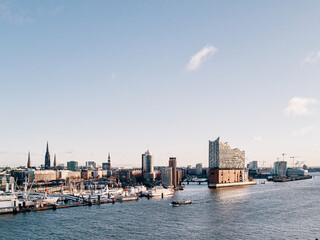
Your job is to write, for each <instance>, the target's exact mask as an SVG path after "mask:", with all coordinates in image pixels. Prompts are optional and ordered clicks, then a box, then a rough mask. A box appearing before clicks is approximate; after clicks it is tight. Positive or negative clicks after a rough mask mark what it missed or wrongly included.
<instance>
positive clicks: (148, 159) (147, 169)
mask: <svg viewBox="0 0 320 240" xmlns="http://www.w3.org/2000/svg"><path fill="white" fill-rule="evenodd" d="M142 179H143V181H146V182H152V181H154V167H153V158H152V155H151V154H150V152H149V150H148V151H146V152H145V153H144V154H142Z"/></svg>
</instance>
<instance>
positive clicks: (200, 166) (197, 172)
mask: <svg viewBox="0 0 320 240" xmlns="http://www.w3.org/2000/svg"><path fill="white" fill-rule="evenodd" d="M196 175H198V176H201V175H202V163H198V164H197V165H196Z"/></svg>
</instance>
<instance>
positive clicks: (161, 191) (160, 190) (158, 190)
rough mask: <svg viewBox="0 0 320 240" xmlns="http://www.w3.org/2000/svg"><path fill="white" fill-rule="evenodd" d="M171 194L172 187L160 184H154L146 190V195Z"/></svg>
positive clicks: (163, 195) (161, 195)
mask: <svg viewBox="0 0 320 240" xmlns="http://www.w3.org/2000/svg"><path fill="white" fill-rule="evenodd" d="M173 194H174V190H173V188H164V187H162V186H156V187H154V188H152V189H151V190H149V191H148V194H147V197H165V196H172V195H173Z"/></svg>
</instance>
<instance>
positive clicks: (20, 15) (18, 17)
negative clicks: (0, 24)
mask: <svg viewBox="0 0 320 240" xmlns="http://www.w3.org/2000/svg"><path fill="white" fill-rule="evenodd" d="M0 18H1V19H2V20H5V21H7V22H10V23H14V24H23V23H31V22H33V21H34V20H33V19H31V18H29V17H26V16H25V11H24V10H22V9H17V11H15V13H13V12H12V8H11V7H9V6H8V5H6V4H3V3H2V4H0Z"/></svg>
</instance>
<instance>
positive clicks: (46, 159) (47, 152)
mask: <svg viewBox="0 0 320 240" xmlns="http://www.w3.org/2000/svg"><path fill="white" fill-rule="evenodd" d="M44 168H45V169H50V153H49V144H48V142H47V151H46V155H45V160H44Z"/></svg>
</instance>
